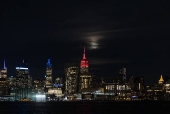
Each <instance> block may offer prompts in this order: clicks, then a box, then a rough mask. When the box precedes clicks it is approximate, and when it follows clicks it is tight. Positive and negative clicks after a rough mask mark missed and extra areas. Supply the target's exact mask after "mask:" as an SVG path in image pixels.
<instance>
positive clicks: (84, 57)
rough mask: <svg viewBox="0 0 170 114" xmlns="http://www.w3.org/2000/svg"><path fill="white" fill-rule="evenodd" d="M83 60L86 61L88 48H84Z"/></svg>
mask: <svg viewBox="0 0 170 114" xmlns="http://www.w3.org/2000/svg"><path fill="white" fill-rule="evenodd" d="M83 59H86V48H85V46H84V53H83Z"/></svg>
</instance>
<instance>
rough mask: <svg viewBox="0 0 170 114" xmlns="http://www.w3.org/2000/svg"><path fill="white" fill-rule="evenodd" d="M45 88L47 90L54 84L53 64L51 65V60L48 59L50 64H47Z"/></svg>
mask: <svg viewBox="0 0 170 114" xmlns="http://www.w3.org/2000/svg"><path fill="white" fill-rule="evenodd" d="M45 87H46V88H51V87H53V83H52V64H51V63H50V59H48V62H47V64H46V75H45Z"/></svg>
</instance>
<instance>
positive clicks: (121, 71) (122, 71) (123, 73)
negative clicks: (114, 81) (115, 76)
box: [119, 66, 126, 83]
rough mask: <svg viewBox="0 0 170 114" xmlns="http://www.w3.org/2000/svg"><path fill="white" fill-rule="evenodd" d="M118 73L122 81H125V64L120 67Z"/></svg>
mask: <svg viewBox="0 0 170 114" xmlns="http://www.w3.org/2000/svg"><path fill="white" fill-rule="evenodd" d="M119 75H120V76H121V77H120V78H121V80H122V82H124V83H125V82H126V67H125V66H123V68H122V69H120V71H119Z"/></svg>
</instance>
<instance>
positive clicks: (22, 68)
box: [16, 67, 28, 70]
mask: <svg viewBox="0 0 170 114" xmlns="http://www.w3.org/2000/svg"><path fill="white" fill-rule="evenodd" d="M16 69H17V70H19V69H21V70H28V68H24V67H16Z"/></svg>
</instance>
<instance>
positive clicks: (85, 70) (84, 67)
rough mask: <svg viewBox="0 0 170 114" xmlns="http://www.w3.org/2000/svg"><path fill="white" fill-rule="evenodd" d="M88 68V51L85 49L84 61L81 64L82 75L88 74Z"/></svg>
mask: <svg viewBox="0 0 170 114" xmlns="http://www.w3.org/2000/svg"><path fill="white" fill-rule="evenodd" d="M88 67H89V63H88V60H87V59H86V49H85V47H84V53H83V59H82V60H81V63H80V73H88Z"/></svg>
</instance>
